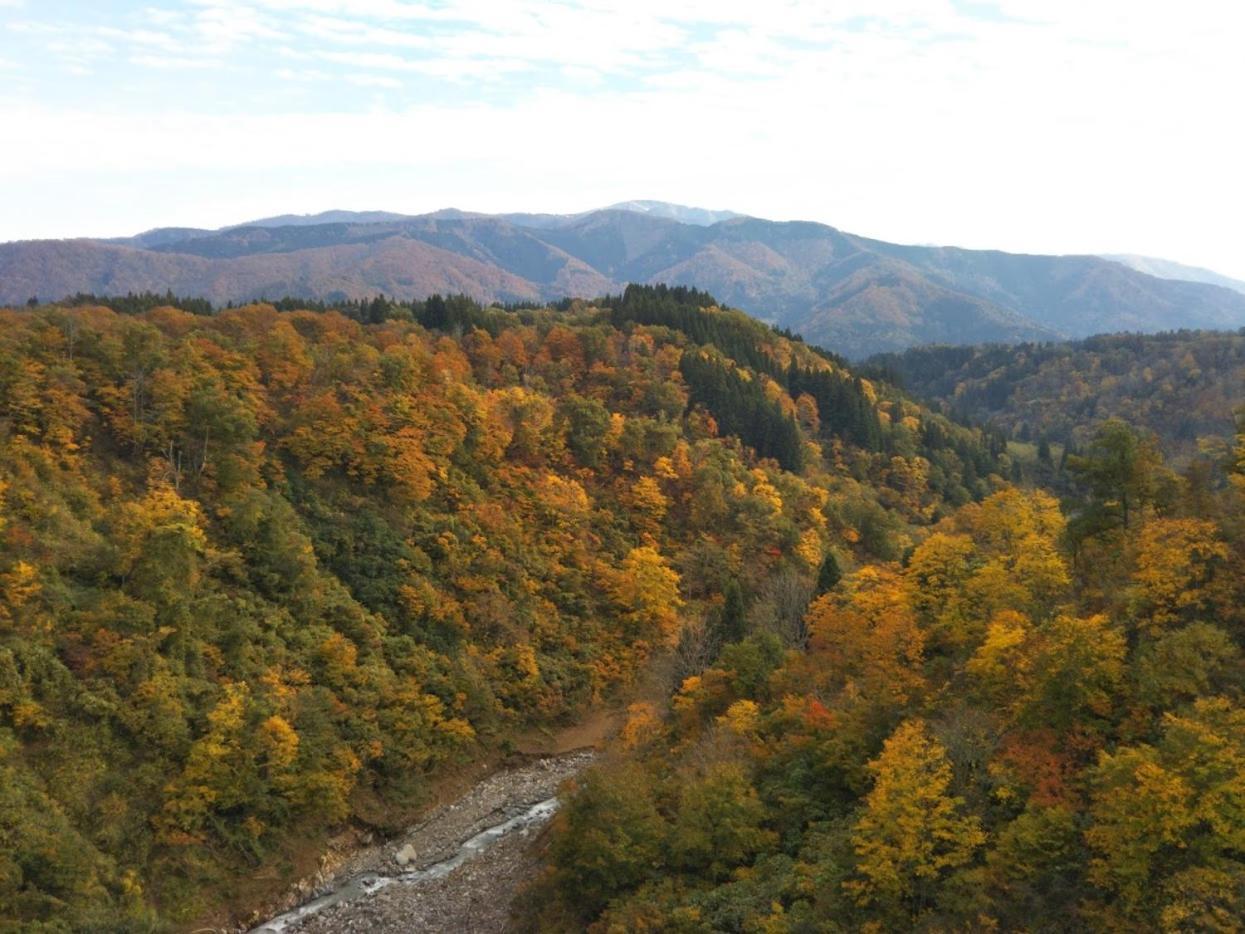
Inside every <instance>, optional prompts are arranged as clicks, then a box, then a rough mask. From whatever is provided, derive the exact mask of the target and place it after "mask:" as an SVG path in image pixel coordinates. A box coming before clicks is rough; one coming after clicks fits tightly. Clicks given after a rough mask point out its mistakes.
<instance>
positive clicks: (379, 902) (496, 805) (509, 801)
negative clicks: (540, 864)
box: [251, 750, 594, 934]
mask: <svg viewBox="0 0 1245 934" xmlns="http://www.w3.org/2000/svg"><path fill="white" fill-rule="evenodd" d="M593 758H594V754H593V753H592V752H589V751H583V750H581V751H576V752H572V753H567V754H564V755H559V756H549V757H544V758H541V759H537V760H535V761H533V762H530V763H527V764H525V765H523V766H520V767H518V768H513V769H503V770H501V771H498V772H495V773H493V774H492V775H490V776H488V777H487V778H485V779H483V780H482V781H480V782H479V783H477V784H476V785H475V786H474V787H472V789H471V790H470V791H468V792H467V793H466V794H465V795H463V796H462V797H461V798H459V799H458V800H457V801H455V802H453V803H452V804H449V805H444V806H442V807H439V808H437V809H436V810H434V811H433V812H432V813H431V814H429V815H428V816H427V817H426V818H425V819H424V820H423V821H422V822H420V823H419V824H418V825H417V826H415V827H413V828H411V829H410V830H408V831H407V832H406V833H404V834H402V835H401V836H399V837H397V838H395V839H394V840H391V841H388V842H387V843H384V844H380V845H378V846H373V847H367V848H365V849H362V850H359V851H358V852H357V853H355V854H352V855H351V856H350V857H349V858H347V859H346V860H345V861H344V862H343V863H342V865H341V866H340V867H338V869H337V871H336V872H335V873H334V874H333V876H332V877H331V878H329V879H328V880H327V881H326V882H325V883H324V884H323V885H321V886H320V887H319V888H318V889H317V890H316V891H315V892H314V893H313V897H311V898H310V899H308V900H306V901H304V902H302V903H300V904H296V905H293V906H292V907H288V908H286V909H285V910H284V911H282V912H281V913H280V914H276V915H275V916H273V917H271V918H269V919H268V920H267V921H265V922H264V923H262V924H260V925H258V926H256V927H254V928H252V929H251V934H295V932H297V934H340V932H347V931H368V932H386V931H391V932H398V931H402V932H409V931H424V930H427V931H434V930H435V931H446V932H452V931H471V932H472V934H477V932H479V934H485V932H500V931H502V930H504V929H505V926H506V922H507V920H508V918H509V913H510V904H511V902H512V901H513V900H514V897H515V895H516V894H517V892H518V891H519V889H520V888H521V886H522V885H523V883H524V882H525V881H527V879H528V878H530V876H531V874H532V873H533V872H534V871H535V870H536V868H537V861H536V858H535V856H534V855H533V854H532V853H531V852H530V850H531V846H530V844H531V841H532V839H533V838H534V837H535V835H536V832H537V831H538V830H539V829H540V828H542V827H544V826H545V825H546V824H547V823H548V822H549V820H550V819H551V818H552V817H553V815H554V814H555V813H556V811H557V809H558V799H557V796H556V792H557V789H558V786H559V785H561V784H562V782H564V781H565V780H566V779H568V778H570V777H572V776H574V775H575V774H577V773H578V772H580V771H581V770H582V769H584V768H585V767H586V766H587V765H588V764H589V763H590V762H591V761H592V759H593Z"/></svg>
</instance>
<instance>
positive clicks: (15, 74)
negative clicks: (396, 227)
mask: <svg viewBox="0 0 1245 934" xmlns="http://www.w3.org/2000/svg"><path fill="white" fill-rule="evenodd" d="M1242 35H1245V7H1243V6H1242V5H1240V4H1237V3H1234V2H1232V0H1182V2H1180V3H1174V2H1165V0H1164V2H1153V0H1129V2H1115V0H997V2H985V0H963V2H959V0H821V2H791V0H626V2H607V0H512V2H502V0H178V2H175V0H137V2H127V0H76V2H73V0H0V198H2V199H3V202H2V203H3V205H4V209H3V210H2V211H0V240H14V239H30V238H42V237H66V236H118V235H127V234H133V233H137V232H139V231H141V230H145V229H149V228H152V227H157V226H196V227H218V226H222V225H226V224H231V223H238V222H241V221H244V220H247V219H253V218H257V217H263V216H267V215H272V214H281V213H312V212H317V211H322V210H327V209H332V208H345V209H353V210H389V211H400V212H406V213H420V212H424V211H430V210H435V209H438V208H444V207H457V208H462V209H467V210H476V211H487V212H502V211H547V212H559V213H561V212H574V211H581V210H585V209H589V208H593V207H599V206H603V205H606V204H610V203H613V202H617V201H622V200H629V199H638V198H653V199H660V200H665V201H673V202H677V203H681V204H690V205H696V206H700V207H707V208H718V209H722V208H726V209H731V210H735V211H740V212H743V213H747V214H753V215H756V216H759V217H768V218H773V219H779V220H788V219H801V220H815V221H821V222H824V223H828V224H832V225H834V226H836V227H839V228H841V229H843V230H847V231H851V232H853V233H859V234H864V235H868V236H873V237H878V238H881V239H886V240H892V241H898V242H909V243H937V244H955V245H959V246H966V247H978V248H995V249H1004V250H1010V251H1017V252H1042V253H1099V252H1102V253H1141V254H1146V255H1151V256H1160V257H1164V258H1167V259H1173V260H1178V261H1181V262H1186V263H1192V264H1195V265H1201V266H1206V267H1209V268H1211V269H1215V270H1218V271H1219V272H1222V273H1225V274H1228V275H1234V276H1237V277H1241V278H1245V233H1243V232H1242V226H1241V223H1240V219H1241V218H1242V217H1243V216H1245V183H1243V181H1242V171H1243V169H1245V108H1242V106H1241V93H1242V89H1245V54H1242V53H1241V49H1240V41H1241V36H1242Z"/></svg>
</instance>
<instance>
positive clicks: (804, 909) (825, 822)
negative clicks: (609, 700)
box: [517, 411, 1245, 934]
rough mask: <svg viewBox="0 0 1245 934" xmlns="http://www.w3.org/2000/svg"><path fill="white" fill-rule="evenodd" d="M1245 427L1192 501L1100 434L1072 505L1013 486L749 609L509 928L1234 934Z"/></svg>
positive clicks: (1186, 487)
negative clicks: (893, 548)
mask: <svg viewBox="0 0 1245 934" xmlns="http://www.w3.org/2000/svg"><path fill="white" fill-rule="evenodd" d="M1241 418H1242V421H1241V425H1240V429H1239V430H1238V431H1237V433H1236V435H1235V439H1232V438H1231V437H1229V438H1228V439H1225V440H1227V441H1228V442H1229V444H1228V446H1227V450H1228V451H1229V454H1228V456H1227V457H1226V458H1224V459H1223V460H1222V461H1221V462H1220V463H1219V465H1218V467H1219V469H1218V471H1217V474H1216V476H1215V477H1213V478H1211V480H1210V482H1209V483H1208V484H1198V485H1194V484H1190V483H1186V482H1184V481H1182V480H1180V479H1178V478H1177V477H1176V476H1175V475H1174V474H1172V473H1171V472H1170V471H1169V470H1168V469H1167V468H1165V467H1164V466H1163V464H1162V462H1161V458H1159V457H1158V456H1157V455H1156V452H1155V449H1154V448H1153V447H1152V446H1149V445H1147V444H1146V443H1145V441H1144V439H1143V438H1141V437H1138V436H1137V435H1136V434H1135V433H1134V431H1133V430H1132V429H1130V428H1129V427H1128V426H1127V425H1125V424H1124V423H1122V422H1118V421H1114V422H1108V423H1106V424H1104V425H1103V426H1102V427H1101V429H1100V430H1099V431H1098V433H1097V434H1096V436H1095V437H1094V438H1093V440H1092V442H1091V443H1090V444H1088V445H1087V447H1086V451H1085V453H1084V454H1083V455H1082V456H1079V457H1076V458H1072V459H1070V462H1069V471H1070V472H1071V473H1072V475H1073V476H1074V477H1075V479H1076V482H1077V484H1078V489H1079V494H1078V495H1077V496H1075V497H1072V498H1070V499H1069V501H1068V502H1067V504H1066V506H1065V508H1064V509H1061V508H1060V503H1059V502H1058V501H1056V500H1055V499H1054V498H1052V497H1051V496H1050V495H1048V494H1046V493H1044V492H1041V491H1039V490H1024V489H1018V488H1008V489H1002V490H999V491H998V492H996V493H993V494H992V495H990V496H989V497H987V498H986V499H985V500H983V501H982V502H980V503H973V504H969V505H966V506H964V507H962V508H961V509H959V510H958V511H957V512H955V513H954V514H952V515H950V516H948V517H946V518H945V519H943V520H942V521H941V522H940V523H939V524H937V525H936V526H935V527H934V528H933V529H932V530H930V531H929V533H928V534H926V535H923V536H922V539H921V541H920V542H919V544H917V545H916V547H915V548H914V549H912V550H911V551H910V552H908V553H906V554H905V555H904V558H903V560H902V561H900V562H887V561H883V562H875V563H869V564H867V565H865V566H862V567H860V568H858V569H857V570H855V571H854V572H853V573H850V574H847V575H846V576H845V577H843V578H842V579H838V578H837V575H835V574H833V573H830V574H824V575H821V576H820V577H819V579H818V580H817V582H816V586H815V588H814V587H813V586H812V583H811V581H810V580H809V579H808V577H807V575H806V572H805V571H804V569H801V568H798V567H796V566H795V565H788V568H789V570H787V571H786V574H788V575H790V578H789V579H790V580H794V581H796V582H798V586H794V587H793V586H791V585H790V584H780V583H778V582H779V581H781V580H783V578H782V577H773V576H772V577H771V578H770V580H769V581H767V582H766V584H765V585H763V586H762V588H761V589H760V590H751V589H748V588H745V590H744V591H743V592H742V593H740V594H737V595H736V596H735V598H734V600H735V607H736V613H737V616H738V618H739V620H740V624H739V626H738V628H737V630H736V638H735V639H734V640H733V641H730V642H728V643H727V644H725V645H724V646H723V647H722V648H721V649H720V651H718V652H717V653H716V655H712V656H709V657H704V658H702V660H701V663H700V664H699V665H698V666H696V667H694V668H693V669H692V670H690V671H689V673H688V676H687V678H686V680H684V681H683V683H682V685H681V686H680V688H679V689H678V691H677V692H676V693H675V695H674V697H673V701H672V705H671V710H670V711H669V713H668V714H664V713H663V711H660V710H658V709H656V708H654V707H652V706H649V705H635V706H633V707H632V708H631V711H630V719H629V722H628V723H627V725H626V727H625V729H624V730H623V735H622V740H623V746H624V749H623V750H621V751H619V752H618V753H616V754H615V758H614V759H613V760H612V761H610V762H608V763H606V764H605V765H603V766H602V767H600V768H599V769H597V770H596V771H594V772H592V773H589V774H588V775H587V776H586V777H585V778H584V779H583V780H582V781H581V782H580V783H579V785H578V787H577V788H576V789H575V790H574V792H573V794H572V795H571V798H570V802H569V805H568V806H567V808H566V810H565V811H564V813H563V814H562V815H561V817H560V818H559V825H558V827H557V832H556V834H555V836H554V838H553V840H552V843H551V845H550V849H549V854H550V867H549V869H548V872H547V874H546V875H545V876H544V877H543V878H542V879H541V880H540V881H539V882H538V883H537V885H536V887H535V888H534V890H532V891H531V892H529V894H528V897H527V901H526V902H525V904H524V905H523V906H522V910H521V912H520V913H519V915H518V916H517V917H518V918H520V919H521V921H520V926H521V928H522V929H524V930H534V931H535V930H539V931H579V930H584V929H587V930H590V931H593V932H607V931H608V932H614V931H619V932H622V931H679V932H716V931H738V932H793V934H794V932H838V931H909V930H920V931H992V930H1001V931H1051V932H1054V931H1078V930H1101V931H1158V930H1163V931H1236V930H1240V925H1241V919H1242V918H1243V917H1245V707H1242V690H1243V689H1245V654H1243V649H1245V644H1243V643H1245V610H1243V607H1245V411H1243V412H1242V415H1241ZM1208 487H1209V488H1210V490H1213V492H1208V489H1207V488H1208ZM801 588H802V589H801ZM814 593H816V594H817V596H815V597H813V599H812V600H811V603H808V600H809V597H810V596H812V595H813V594H814ZM806 606H807V612H805V607H806ZM776 615H777V616H778V617H779V618H785V620H786V625H783V626H777V627H776V626H774V625H773V621H774V619H775V617H776Z"/></svg>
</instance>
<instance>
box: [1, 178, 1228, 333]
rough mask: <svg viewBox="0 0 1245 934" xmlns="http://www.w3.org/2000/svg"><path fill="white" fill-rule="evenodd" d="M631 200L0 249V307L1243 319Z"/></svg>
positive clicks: (1061, 320)
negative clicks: (583, 307)
mask: <svg viewBox="0 0 1245 934" xmlns="http://www.w3.org/2000/svg"><path fill="white" fill-rule="evenodd" d="M645 203H646V202H628V203H627V205H625V206H623V207H618V208H611V209H606V210H600V211H590V212H587V213H584V214H574V215H559V214H509V215H485V214H478V213H472V212H467V211H460V210H456V209H446V210H443V211H437V212H434V213H432V214H426V215H422V216H418V217H410V216H406V215H401V214H389V213H386V212H363V213H354V212H347V211H333V212H327V213H326V214H322V215H313V216H310V217H301V216H300V217H298V218H297V219H296V221H295V222H293V223H276V221H278V220H280V218H272V219H269V220H268V221H264V222H260V223H253V224H248V225H239V226H234V227H228V228H224V229H222V230H217V231H207V230H198V229H193V228H167V229H162V230H155V231H148V232H146V233H145V234H141V235H139V236H138V237H133V238H129V239H127V240H124V241H98V240H74V241H29V242H24V243H17V244H3V245H0V302H2V303H18V302H23V301H25V300H26V299H27V298H28V297H29V296H31V295H37V296H41V297H44V298H59V297H61V296H64V295H70V294H73V293H76V292H95V293H99V294H103V293H118V292H122V293H124V292H128V291H143V290H153V291H159V292H163V291H165V290H166V289H172V290H173V292H175V293H177V294H181V295H201V296H204V297H206V298H209V299H211V300H212V301H214V302H217V303H222V304H223V303H224V302H226V301H246V300H252V299H255V298H260V297H268V298H275V297H279V296H282V295H286V294H290V295H299V296H305V297H309V298H322V299H329V300H334V299H340V298H360V297H365V296H369V295H373V294H375V293H377V292H384V293H385V294H388V295H395V296H398V297H402V298H422V297H424V296H426V295H428V294H431V293H433V292H442V293H444V292H463V293H466V294H469V295H471V296H473V297H475V298H477V299H480V300H483V301H516V300H524V301H527V300H539V299H556V298H561V297H564V296H567V295H571V296H583V297H593V296H597V295H601V294H605V293H609V292H618V291H619V290H621V289H622V288H623V287H624V286H625V284H626V283H628V282H667V283H670V284H684V285H695V286H697V287H700V288H703V289H707V290H708V291H710V292H712V293H713V294H714V295H716V296H717V297H718V298H719V299H720V300H722V301H724V302H726V303H728V304H730V305H733V306H735V307H738V308H742V309H743V310H745V311H748V312H750V313H752V314H754V315H756V316H758V317H760V318H763V319H765V320H767V321H771V322H774V323H777V324H780V325H782V326H785V327H788V328H790V329H792V330H793V331H795V332H797V333H799V334H802V335H803V336H804V337H805V338H806V339H808V340H809V341H812V342H815V343H818V344H821V345H824V346H826V347H829V348H831V349H833V350H836V351H838V352H841V353H843V354H846V355H848V356H852V357H860V356H865V355H868V354H870V353H876V352H882V351H890V350H900V349H903V348H905V347H910V346H914V345H918V344H927V343H949V344H970V343H981V342H1004V343H1011V342H1018V341H1040V340H1051V339H1057V338H1061V337H1084V336H1088V335H1090V334H1094V333H1102V332H1111V331H1123V330H1133V331H1142V332H1153V331H1162V330H1171V329H1175V328H1236V327H1241V326H1242V325H1245V295H1242V294H1240V293H1238V292H1234V291H1231V290H1229V289H1226V288H1222V287H1220V286H1218V285H1213V284H1206V283H1199V282H1190V281H1183V280H1172V279H1166V278H1159V277H1156V276H1153V275H1149V274H1146V273H1145V272H1141V271H1138V270H1136V269H1132V268H1129V267H1128V266H1126V265H1124V264H1122V263H1119V262H1116V261H1113V260H1108V259H1103V258H1101V257H1096V256H1030V255H1022V254H1011V253H1002V252H998V251H991V250H963V249H958V248H954V247H928V246H906V245H900V244H893V243H886V242H884V241H879V240H871V239H867V238H864V237H857V236H854V235H852V234H849V233H846V232H844V231H841V230H836V229H835V228H833V227H829V226H826V225H825V224H816V223H809V222H776V221H768V220H762V219H760V218H753V217H744V216H734V217H729V218H727V219H723V220H717V221H716V222H713V223H689V222H686V221H684V220H679V219H676V218H672V217H667V216H663V212H662V211H661V210H657V209H653V210H648V211H642V210H637V209H636V208H635V205H637V204H645ZM662 207H663V208H669V209H670V210H666V211H665V212H664V213H667V214H669V213H679V212H686V211H695V210H696V209H684V208H677V209H676V206H669V205H664V206H662ZM716 213H718V212H700V214H699V215H698V217H699V218H700V220H701V221H707V220H709V219H710V215H713V214H716ZM326 218H327V219H328V222H324V221H325V219H326ZM378 218H379V219H378ZM315 221H320V222H315Z"/></svg>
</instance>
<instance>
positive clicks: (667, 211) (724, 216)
mask: <svg viewBox="0 0 1245 934" xmlns="http://www.w3.org/2000/svg"><path fill="white" fill-rule="evenodd" d="M605 210H606V211H631V212H633V213H635V214H647V215H649V216H650V217H664V218H666V219H667V220H672V221H678V222H679V223H681V224H696V225H697V226H699V227H710V226H712V225H713V224H716V223H718V222H719V221H729V220H733V219H734V218H736V217H743V216H744V215H743V214H739V213H737V212H735V211H710V210H707V209H706V208H692V207H687V206H686V205H682V204H671V203H670V202H669V201H619V202H618V203H617V204H611V205H610V206H609V207H607V208H605Z"/></svg>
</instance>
